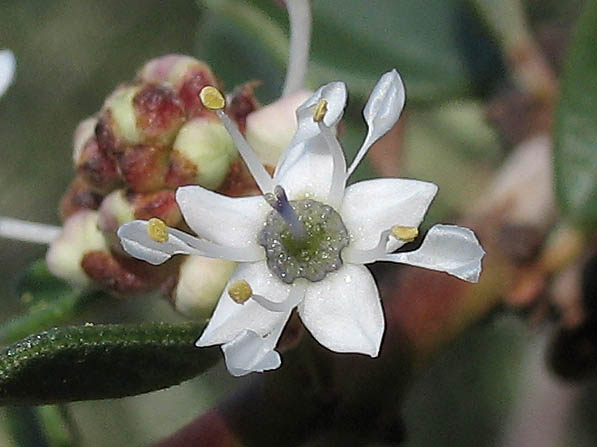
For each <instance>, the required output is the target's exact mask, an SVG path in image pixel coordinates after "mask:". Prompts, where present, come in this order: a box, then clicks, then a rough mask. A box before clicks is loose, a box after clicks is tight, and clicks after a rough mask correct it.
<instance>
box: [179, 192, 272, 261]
mask: <svg viewBox="0 0 597 447" xmlns="http://www.w3.org/2000/svg"><path fill="white" fill-rule="evenodd" d="M176 202H177V203H178V206H179V207H180V210H181V211H182V215H183V216H184V219H185V221H186V222H187V224H188V225H189V227H191V228H192V229H193V231H194V232H195V233H197V235H198V236H199V237H202V238H205V239H209V240H210V241H213V242H215V243H218V244H220V245H223V246H227V247H238V248H242V247H247V248H249V247H252V248H259V249H261V246H259V244H257V235H258V233H259V231H260V230H261V228H262V227H263V224H264V222H265V217H266V216H267V214H268V213H269V212H270V211H271V208H270V207H269V205H268V204H267V202H266V201H265V200H264V199H263V197H262V196H253V197H227V196H223V195H221V194H217V193H215V192H213V191H209V190H207V189H205V188H202V187H201V186H183V187H181V188H178V190H177V191H176ZM264 256H265V255H264Z"/></svg>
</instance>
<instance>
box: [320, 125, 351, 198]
mask: <svg viewBox="0 0 597 447" xmlns="http://www.w3.org/2000/svg"><path fill="white" fill-rule="evenodd" d="M318 124H319V129H320V131H321V135H322V136H323V138H324V139H325V142H326V145H327V146H328V149H329V150H330V152H331V155H332V163H333V165H334V167H333V170H332V184H331V186H330V193H329V195H328V201H329V202H330V203H331V204H332V205H333V206H334V207H339V206H340V205H341V204H342V198H343V197H344V187H345V186H346V159H345V158H344V152H343V151H342V146H340V143H339V142H338V140H337V139H336V137H335V136H334V134H332V131H331V130H330V128H329V127H327V126H326V125H325V124H323V122H319V123H318Z"/></svg>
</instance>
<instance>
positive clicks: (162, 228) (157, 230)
mask: <svg viewBox="0 0 597 447" xmlns="http://www.w3.org/2000/svg"><path fill="white" fill-rule="evenodd" d="M147 234H149V237H150V238H152V239H153V240H154V241H156V242H166V241H167V240H168V227H167V226H166V224H165V223H164V221H163V220H162V219H158V218H157V217H152V218H151V219H149V221H148V222H147Z"/></svg>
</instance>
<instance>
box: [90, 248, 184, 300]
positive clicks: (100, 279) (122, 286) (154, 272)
mask: <svg viewBox="0 0 597 447" xmlns="http://www.w3.org/2000/svg"><path fill="white" fill-rule="evenodd" d="M81 266H82V268H83V270H84V272H85V273H86V274H87V276H89V277H90V278H91V279H92V280H93V281H94V282H95V283H96V284H98V285H99V286H101V287H103V288H104V289H107V290H109V291H110V292H112V293H115V294H118V295H122V296H131V295H137V294H142V293H147V292H151V291H153V290H155V289H156V288H157V287H159V285H160V284H162V283H163V282H164V281H165V280H166V278H167V277H168V276H170V275H172V270H173V269H176V268H177V267H178V262H176V261H171V262H168V263H167V264H164V265H160V266H153V265H150V264H148V263H147V262H144V261H140V260H138V259H133V258H130V257H128V256H124V255H120V254H118V253H115V252H108V251H104V250H100V251H92V252H87V253H85V256H84V257H83V259H82V261H81Z"/></svg>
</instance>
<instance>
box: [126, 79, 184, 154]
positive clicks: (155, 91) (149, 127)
mask: <svg viewBox="0 0 597 447" xmlns="http://www.w3.org/2000/svg"><path fill="white" fill-rule="evenodd" d="M133 105H134V107H135V116H136V119H137V121H136V123H137V127H138V130H139V132H140V133H141V135H142V136H143V139H144V140H143V141H144V142H146V143H147V142H152V143H155V144H160V145H164V144H170V143H172V140H173V139H174V137H175V136H176V133H177V132H178V129H180V126H182V124H183V123H184V121H185V112H184V109H183V104H182V101H181V100H180V99H179V98H178V97H177V96H176V95H175V93H174V91H173V90H172V89H171V88H169V87H164V86H160V85H153V84H150V85H147V86H145V87H143V88H142V89H141V90H139V91H138V92H137V93H136V94H135V96H134V98H133Z"/></svg>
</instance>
